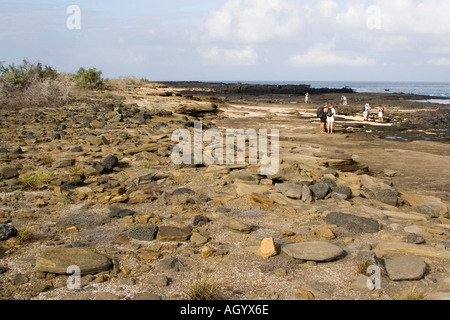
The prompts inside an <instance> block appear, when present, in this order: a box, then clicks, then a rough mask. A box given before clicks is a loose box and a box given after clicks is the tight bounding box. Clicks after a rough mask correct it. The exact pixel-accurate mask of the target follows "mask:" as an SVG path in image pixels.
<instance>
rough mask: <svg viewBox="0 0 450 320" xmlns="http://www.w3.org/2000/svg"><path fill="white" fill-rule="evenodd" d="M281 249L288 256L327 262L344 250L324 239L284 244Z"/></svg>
mask: <svg viewBox="0 0 450 320" xmlns="http://www.w3.org/2000/svg"><path fill="white" fill-rule="evenodd" d="M281 251H283V252H284V253H286V254H287V255H288V256H290V257H292V258H295V259H300V260H307V261H319V262H327V261H332V260H335V259H336V258H338V257H339V256H340V255H342V253H343V252H344V250H342V248H340V247H338V246H337V245H334V244H332V243H329V242H326V241H311V242H299V243H291V244H286V245H284V246H282V247H281Z"/></svg>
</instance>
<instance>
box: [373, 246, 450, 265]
mask: <svg viewBox="0 0 450 320" xmlns="http://www.w3.org/2000/svg"><path fill="white" fill-rule="evenodd" d="M374 251H375V253H376V254H377V256H378V257H383V256H384V255H385V254H391V253H395V254H405V255H413V256H420V257H431V258H438V259H444V260H450V251H448V250H445V249H438V248H435V247H431V246H427V245H423V244H421V245H416V244H411V243H404V242H396V241H382V242H380V243H379V244H378V245H377V246H376V248H375V249H374Z"/></svg>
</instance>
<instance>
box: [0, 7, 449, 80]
mask: <svg viewBox="0 0 450 320" xmlns="http://www.w3.org/2000/svg"><path fill="white" fill-rule="evenodd" d="M70 5H76V6H78V7H79V8H80V19H81V20H80V21H81V29H79V30H70V29H68V28H67V26H66V22H67V19H68V18H69V16H70V14H67V12H66V9H67V8H68V7H69V6H70ZM449 17H450V1H448V0H365V1H364V0H363V1H356V0H342V1H339V0H194V1H185V0H166V1H153V0H151V1H144V0H131V1H117V0H115V1H81V0H70V1H65V0H38V1H30V0H28V1H25V0H19V1H6V0H0V43H1V44H2V45H1V50H0V61H4V62H6V63H10V62H16V63H18V62H20V61H21V60H22V59H23V58H27V59H28V60H30V61H33V62H34V61H40V62H43V63H45V64H49V65H51V66H53V67H54V68H56V69H57V70H58V71H64V72H75V71H76V70H77V69H78V68H79V67H81V66H84V67H96V68H97V69H100V70H102V71H103V73H104V76H105V77H110V78H115V77H120V76H137V77H145V78H147V79H150V80H153V81H162V80H190V81H194V80H204V81H207V80H219V81H228V80H232V81H271V80H272V81H326V80H329V81H332V80H334V81H338V80H341V81H371V80H373V81H450V18H449Z"/></svg>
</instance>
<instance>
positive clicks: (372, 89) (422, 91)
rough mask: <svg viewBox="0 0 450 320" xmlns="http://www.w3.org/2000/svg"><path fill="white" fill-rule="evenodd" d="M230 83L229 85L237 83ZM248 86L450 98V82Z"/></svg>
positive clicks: (319, 82) (296, 82)
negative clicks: (305, 87) (294, 86)
mask: <svg viewBox="0 0 450 320" xmlns="http://www.w3.org/2000/svg"><path fill="white" fill-rule="evenodd" d="M236 82H237V81H230V82H229V83H236ZM241 82H242V83H244V84H245V83H246V84H274V85H287V84H293V85H300V84H310V85H311V88H333V89H342V88H345V87H349V88H352V89H353V90H354V91H355V92H363V93H380V92H386V93H388V92H391V93H397V92H403V93H412V94H418V95H425V96H430V97H433V99H439V98H441V99H442V98H444V99H442V101H444V102H445V101H446V100H445V98H450V82H375V81H241Z"/></svg>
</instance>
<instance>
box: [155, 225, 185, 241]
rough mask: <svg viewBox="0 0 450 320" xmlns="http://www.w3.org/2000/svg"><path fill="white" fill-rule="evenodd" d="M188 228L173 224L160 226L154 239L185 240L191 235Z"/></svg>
mask: <svg viewBox="0 0 450 320" xmlns="http://www.w3.org/2000/svg"><path fill="white" fill-rule="evenodd" d="M191 233H192V231H191V229H190V228H178V227H174V226H160V227H159V231H158V235H157V236H156V240H158V241H186V240H188V239H189V237H190V236H191Z"/></svg>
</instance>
